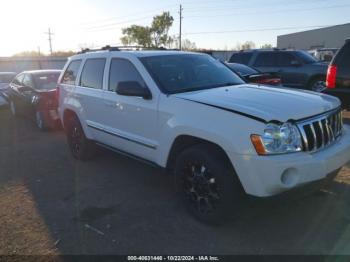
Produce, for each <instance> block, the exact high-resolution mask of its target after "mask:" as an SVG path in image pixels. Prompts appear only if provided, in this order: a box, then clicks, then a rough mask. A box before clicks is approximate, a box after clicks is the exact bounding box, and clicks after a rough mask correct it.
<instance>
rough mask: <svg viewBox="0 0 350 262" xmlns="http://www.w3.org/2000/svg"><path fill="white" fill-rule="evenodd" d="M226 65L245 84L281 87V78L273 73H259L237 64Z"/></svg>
mask: <svg viewBox="0 0 350 262" xmlns="http://www.w3.org/2000/svg"><path fill="white" fill-rule="evenodd" d="M226 65H227V66H228V67H229V68H230V69H231V70H232V71H233V72H234V73H236V74H238V75H239V76H240V77H242V78H243V79H244V80H245V81H246V82H247V83H253V84H262V85H272V86H281V78H280V77H279V76H278V75H277V74H274V73H261V72H259V71H258V70H256V69H254V68H251V67H249V66H246V65H243V64H237V63H226Z"/></svg>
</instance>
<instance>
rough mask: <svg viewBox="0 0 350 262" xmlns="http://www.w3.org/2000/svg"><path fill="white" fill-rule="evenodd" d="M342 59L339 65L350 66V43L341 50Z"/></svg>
mask: <svg viewBox="0 0 350 262" xmlns="http://www.w3.org/2000/svg"><path fill="white" fill-rule="evenodd" d="M339 55H340V59H339V65H340V66H344V67H350V44H346V45H345V46H344V47H343V49H342V50H341V51H340V52H339Z"/></svg>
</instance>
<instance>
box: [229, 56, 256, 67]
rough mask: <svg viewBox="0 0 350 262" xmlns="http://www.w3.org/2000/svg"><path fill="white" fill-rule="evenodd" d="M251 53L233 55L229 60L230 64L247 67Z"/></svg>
mask: <svg viewBox="0 0 350 262" xmlns="http://www.w3.org/2000/svg"><path fill="white" fill-rule="evenodd" d="M252 55H253V53H237V54H233V55H232V56H231V59H230V63H238V64H244V65H248V64H249V62H250V59H251V58H252Z"/></svg>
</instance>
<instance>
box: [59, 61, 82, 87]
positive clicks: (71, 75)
mask: <svg viewBox="0 0 350 262" xmlns="http://www.w3.org/2000/svg"><path fill="white" fill-rule="evenodd" d="M80 64H81V60H76V61H72V62H71V63H70V64H69V66H68V68H67V70H66V72H64V75H63V78H62V84H67V85H74V84H75V80H76V79H77V75H78V71H79V68H80Z"/></svg>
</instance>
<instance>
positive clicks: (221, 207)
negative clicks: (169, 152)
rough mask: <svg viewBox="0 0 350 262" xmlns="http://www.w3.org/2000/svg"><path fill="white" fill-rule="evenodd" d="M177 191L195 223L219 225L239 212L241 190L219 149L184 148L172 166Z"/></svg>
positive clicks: (229, 165)
mask: <svg viewBox="0 0 350 262" xmlns="http://www.w3.org/2000/svg"><path fill="white" fill-rule="evenodd" d="M175 180H176V188H177V190H178V192H179V193H180V196H181V198H182V199H183V201H184V203H185V205H186V207H187V208H188V210H189V212H190V213H191V214H192V215H194V216H195V217H196V218H197V219H198V220H200V221H202V222H204V223H207V224H213V225H219V224H222V223H224V222H226V221H227V220H228V219H229V218H231V217H232V216H233V215H234V213H235V212H236V213H237V212H238V210H239V207H240V206H241V205H242V202H243V200H244V196H245V193H244V190H243V188H242V186H241V184H240V181H239V180H238V177H237V175H236V173H235V171H234V169H233V167H232V166H231V163H230V162H229V160H228V159H227V157H226V156H225V155H224V153H223V152H221V150H219V149H217V148H216V147H214V146H208V145H204V144H201V145H196V146H193V147H190V148H188V149H185V150H184V151H183V152H182V153H180V155H179V156H178V158H177V160H176V164H175Z"/></svg>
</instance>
